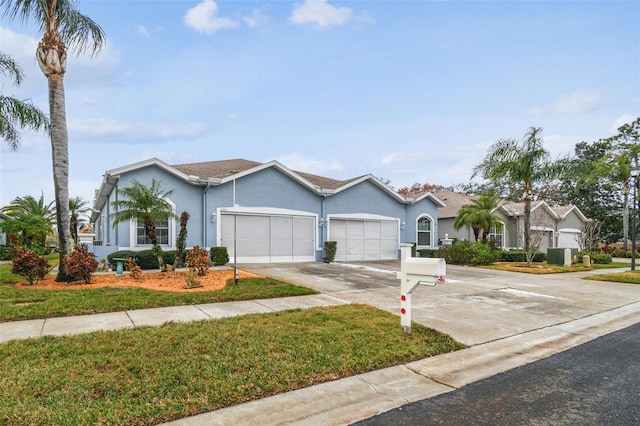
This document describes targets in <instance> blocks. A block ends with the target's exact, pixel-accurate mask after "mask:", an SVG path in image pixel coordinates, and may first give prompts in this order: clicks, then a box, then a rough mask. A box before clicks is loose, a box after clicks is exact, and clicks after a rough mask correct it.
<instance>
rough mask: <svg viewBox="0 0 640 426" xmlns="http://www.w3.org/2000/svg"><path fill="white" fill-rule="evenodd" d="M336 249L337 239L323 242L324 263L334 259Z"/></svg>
mask: <svg viewBox="0 0 640 426" xmlns="http://www.w3.org/2000/svg"><path fill="white" fill-rule="evenodd" d="M337 249H338V242H337V241H325V242H324V261H325V262H326V263H329V262H333V261H334V260H335V259H336V250H337Z"/></svg>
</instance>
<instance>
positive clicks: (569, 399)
mask: <svg viewBox="0 0 640 426" xmlns="http://www.w3.org/2000/svg"><path fill="white" fill-rule="evenodd" d="M354 425H358V426H373V425H375V426H382V425H393V426H400V425H411V426H416V425H456V426H457V425H509V426H512V425H554V426H555V425H607V426H609V425H625V426H628V425H640V323H636V324H635V325H633V326H631V327H628V328H626V329H623V330H620V331H618V332H615V333H612V334H609V335H606V336H603V337H600V338H598V339H596V340H593V341H591V342H588V343H585V344H583V345H581V346H578V347H575V348H573V349H570V350H568V351H565V352H562V353H560V354H557V355H554V356H551V357H549V358H546V359H543V360H541V361H537V362H535V363H532V364H529V365H526V366H523V367H519V368H516V369H513V370H510V371H507V372H505V373H502V374H499V375H497V376H493V377H491V378H489V379H485V380H482V381H479V382H476V383H472V384H470V385H468V386H465V387H463V388H461V389H459V390H457V391H454V392H451V393H447V394H443V395H440V396H437V397H435V398H430V399H426V400H422V401H418V402H415V403H411V404H407V405H404V406H402V407H399V408H396V409H394V410H391V411H388V412H386V413H383V414H381V415H378V416H375V417H371V418H369V419H366V420H363V421H360V422H358V423H355V424H354Z"/></svg>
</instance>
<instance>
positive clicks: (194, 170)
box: [172, 158, 359, 189]
mask: <svg viewBox="0 0 640 426" xmlns="http://www.w3.org/2000/svg"><path fill="white" fill-rule="evenodd" d="M262 164H263V163H259V162H257V161H251V160H245V159H244V158H235V159H231V160H219V161H205V162H201V163H189V164H175V165H172V167H174V168H175V169H177V170H179V171H181V172H182V173H184V174H187V175H193V176H198V177H200V178H202V179H207V178H218V179H222V178H225V177H227V176H231V175H232V174H235V173H240V172H244V171H245V170H249V169H252V168H254V167H258V166H261V165H262ZM294 172H295V173H296V174H298V175H300V176H301V177H303V178H304V179H306V180H308V181H309V182H311V183H312V184H314V185H317V186H319V187H320V188H323V189H337V188H340V187H341V186H344V185H346V184H348V183H349V182H352V181H354V180H356V179H358V178H359V177H355V178H352V179H347V180H337V179H331V178H328V177H324V176H318V175H313V174H311V173H304V172H299V171H295V170H294Z"/></svg>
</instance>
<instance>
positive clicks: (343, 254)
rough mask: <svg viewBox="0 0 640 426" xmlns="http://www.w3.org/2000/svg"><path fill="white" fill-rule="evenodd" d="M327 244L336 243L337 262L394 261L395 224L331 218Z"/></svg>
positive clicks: (374, 220)
mask: <svg viewBox="0 0 640 426" xmlns="http://www.w3.org/2000/svg"><path fill="white" fill-rule="evenodd" d="M329 240H330V241H336V242H337V246H336V260H341V261H345V260H381V259H397V258H398V221H397V220H381V219H355V218H354V219H343V218H331V219H330V220H329Z"/></svg>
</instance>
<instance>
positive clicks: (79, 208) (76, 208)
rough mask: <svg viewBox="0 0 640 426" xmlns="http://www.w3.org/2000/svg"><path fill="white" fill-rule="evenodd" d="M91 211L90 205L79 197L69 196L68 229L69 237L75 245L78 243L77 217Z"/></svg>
mask: <svg viewBox="0 0 640 426" xmlns="http://www.w3.org/2000/svg"><path fill="white" fill-rule="evenodd" d="M90 211H91V207H89V205H88V204H87V202H86V201H85V200H83V199H82V198H80V197H74V198H69V213H70V215H71V219H70V226H71V228H70V231H71V238H73V241H74V243H75V245H78V219H79V218H80V216H81V215H86V214H87V213H89V212H90Z"/></svg>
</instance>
